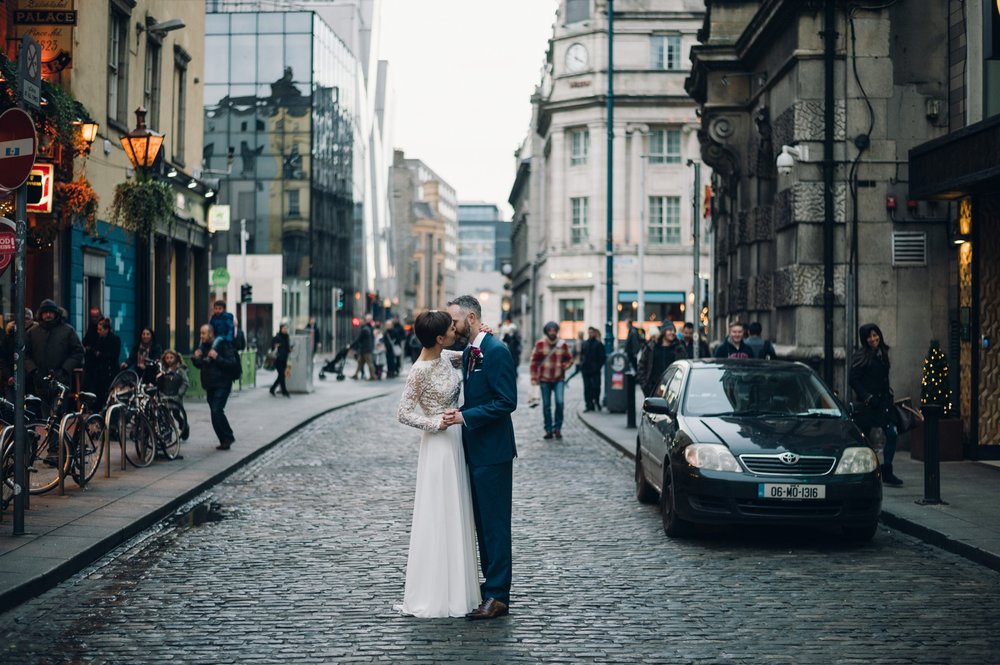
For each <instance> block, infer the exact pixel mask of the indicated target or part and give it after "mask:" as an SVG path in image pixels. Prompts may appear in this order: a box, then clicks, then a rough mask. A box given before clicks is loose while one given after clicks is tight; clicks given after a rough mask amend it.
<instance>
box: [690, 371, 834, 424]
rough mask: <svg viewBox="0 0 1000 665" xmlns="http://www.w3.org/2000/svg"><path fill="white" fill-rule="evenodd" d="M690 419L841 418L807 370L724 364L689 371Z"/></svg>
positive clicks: (824, 390) (828, 395) (832, 403)
mask: <svg viewBox="0 0 1000 665" xmlns="http://www.w3.org/2000/svg"><path fill="white" fill-rule="evenodd" d="M684 413H685V414H686V415H690V416H747V417H753V416H797V417H810V418H840V417H842V415H843V413H842V412H841V410H840V407H838V406H837V400H836V399H834V397H833V395H831V394H830V391H829V390H828V389H827V387H826V385H825V384H824V383H823V382H822V380H820V378H819V377H818V376H817V375H816V374H815V373H814V372H812V371H810V370H808V369H805V368H802V367H797V366H789V367H788V368H783V367H775V366H773V365H769V366H768V367H766V368H764V367H760V368H756V367H749V366H746V365H741V366H736V367H727V366H725V365H718V366H708V367H699V368H697V369H695V370H693V371H692V372H691V378H690V379H689V381H688V385H687V392H686V394H685V397H684Z"/></svg>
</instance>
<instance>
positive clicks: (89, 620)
mask: <svg viewBox="0 0 1000 665" xmlns="http://www.w3.org/2000/svg"><path fill="white" fill-rule="evenodd" d="M395 405H396V401H395V399H394V398H382V399H379V400H377V401H374V402H370V403H367V404H365V405H360V406H355V407H350V408H348V409H345V410H342V411H338V412H335V413H333V414H331V415H329V416H327V417H325V418H322V419H320V420H318V421H316V422H315V423H313V424H312V425H310V426H309V427H307V428H306V429H304V430H302V431H301V432H300V433H299V434H298V435H296V436H294V437H293V438H292V439H291V440H289V441H287V442H285V443H284V444H282V445H281V446H279V447H277V448H275V449H274V450H273V451H271V452H269V453H268V454H266V455H265V456H264V457H263V458H262V459H261V460H260V461H259V462H257V463H255V464H254V465H253V466H251V467H249V468H247V469H244V470H243V471H241V472H240V473H238V474H237V475H235V476H233V477H231V478H230V479H229V480H228V481H227V482H225V483H223V484H222V485H220V486H218V487H216V488H215V490H214V491H213V492H212V494H211V496H210V497H209V496H206V497H204V499H205V501H210V502H211V503H212V505H211V506H210V507H209V506H207V505H206V504H205V503H202V504H201V506H200V508H199V510H197V511H195V512H194V513H191V514H189V515H188V516H186V517H184V518H180V519H177V520H174V521H172V522H170V523H165V524H163V525H160V526H159V527H157V528H154V529H152V530H150V531H149V532H147V533H145V534H144V535H143V536H142V537H140V538H137V539H136V540H135V541H133V542H132V543H130V545H129V546H127V547H123V548H121V549H120V550H118V551H116V552H115V553H113V554H112V555H110V556H108V557H105V558H104V559H102V560H101V561H100V562H98V563H97V564H95V565H94V566H92V567H90V568H89V569H87V570H85V571H83V572H82V573H81V574H79V575H77V576H75V577H74V578H72V579H70V580H69V581H67V582H66V583H64V584H62V585H60V586H59V587H57V588H56V589H53V590H52V591H50V592H48V593H46V594H45V595H43V596H41V597H39V598H36V599H34V600H32V601H29V602H28V603H25V604H23V605H21V606H19V607H17V608H15V609H13V610H11V611H8V612H7V613H5V614H2V615H0V662H7V663H13V662H18V663H109V664H112V663H114V664H119V663H121V664H125V663H129V664H132V663H162V662H166V661H174V662H183V663H240V664H245V663H278V662H293V663H354V662H372V661H387V662H400V663H402V662H405V663H411V662H436V663H438V662H470V663H471V662H477V663H478V662H484V663H534V662H555V663H581V662H599V663H612V662H613V663H697V664H709V663H711V664H715V663H765V664H773V663H779V664H780V663H818V664H819V663H822V664H828V663H831V664H832V663H871V662H879V663H935V664H936V663H975V664H977V665H980V664H983V663H997V662H1000V635H998V633H997V630H996V625H997V621H998V620H1000V575H998V574H997V573H994V572H992V571H990V570H988V569H986V568H982V567H979V566H977V565H975V564H972V563H970V562H968V561H966V560H964V559H960V558H958V557H955V556H952V555H949V554H947V553H944V552H941V551H939V550H937V549H935V548H933V547H930V546H926V545H924V544H922V543H920V542H918V541H915V540H912V539H910V538H908V537H905V536H901V535H898V534H895V533H890V532H889V531H887V530H884V529H882V530H880V531H879V533H878V535H877V536H876V538H875V540H874V541H873V542H872V543H871V544H867V545H863V546H853V545H851V546H849V545H845V544H841V543H840V541H839V538H838V537H837V536H836V535H833V534H827V533H815V532H803V533H796V534H782V533H775V532H768V533H765V534H750V533H746V532H732V531H718V532H714V533H704V534H701V535H700V536H699V537H698V538H696V539H694V540H688V541H670V540H668V539H667V538H666V537H665V536H664V535H663V532H662V530H661V527H660V521H659V518H658V515H657V513H656V511H655V509H654V508H653V507H648V506H641V505H639V504H638V503H636V501H635V499H634V498H633V496H632V478H631V476H632V468H631V463H630V462H629V461H627V460H626V459H625V458H624V457H622V456H621V455H620V454H618V453H616V452H615V451H614V450H613V449H612V448H611V447H610V446H609V445H607V444H606V443H604V442H602V441H600V440H599V439H598V438H597V437H596V436H595V435H593V434H592V433H590V432H589V431H587V430H586V429H585V428H584V427H583V426H582V425H581V424H580V423H579V421H577V420H576V418H575V417H574V416H570V417H569V418H568V422H567V425H566V428H565V429H564V433H565V439H564V440H563V441H561V442H545V441H542V440H541V438H540V436H539V433H540V430H541V427H540V426H539V423H540V420H541V414H540V413H539V412H538V411H537V410H529V409H527V408H522V409H520V410H519V411H518V412H517V414H516V424H517V429H518V434H519V449H520V453H521V456H520V458H519V460H518V461H517V462H516V463H515V468H514V474H515V476H514V478H515V490H514V493H515V508H514V516H515V523H514V534H515V543H514V564H515V569H514V589H513V605H512V614H511V616H509V617H506V618H503V619H499V620H494V621H490V622H476V623H469V622H466V621H464V620H461V619H442V620H418V619H412V618H405V617H401V616H399V615H397V614H395V613H394V612H393V611H392V609H391V607H392V604H393V603H394V602H398V601H400V600H401V598H402V593H403V579H404V566H405V563H406V549H407V538H408V530H409V519H410V510H411V505H412V499H413V487H414V481H415V469H416V452H417V438H418V434H417V433H416V431H415V430H410V429H407V428H404V427H403V426H401V425H399V424H397V423H396V422H395V418H394V413H395ZM569 411H570V413H572V412H573V409H569ZM202 520H207V521H204V522H203V523H200V522H202Z"/></svg>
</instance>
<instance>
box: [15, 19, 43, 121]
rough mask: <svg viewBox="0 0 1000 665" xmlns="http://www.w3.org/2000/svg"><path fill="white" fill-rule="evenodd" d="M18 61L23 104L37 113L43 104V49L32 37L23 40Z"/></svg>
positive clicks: (19, 84)
mask: <svg viewBox="0 0 1000 665" xmlns="http://www.w3.org/2000/svg"><path fill="white" fill-rule="evenodd" d="M17 61H18V87H19V90H18V92H19V94H20V96H21V102H22V103H23V104H24V105H25V106H27V107H29V108H33V109H35V110H36V111H37V110H38V109H40V108H41V102H42V47H41V46H39V44H38V42H36V41H35V40H34V38H33V37H32V36H31V35H27V34H26V35H25V36H24V37H23V38H22V39H21V51H20V52H19V53H18V56H17Z"/></svg>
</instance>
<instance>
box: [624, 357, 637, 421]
mask: <svg viewBox="0 0 1000 665" xmlns="http://www.w3.org/2000/svg"><path fill="white" fill-rule="evenodd" d="M625 413H626V414H627V418H626V420H625V428H626V429H635V371H634V370H632V369H629V370H627V371H626V372H625Z"/></svg>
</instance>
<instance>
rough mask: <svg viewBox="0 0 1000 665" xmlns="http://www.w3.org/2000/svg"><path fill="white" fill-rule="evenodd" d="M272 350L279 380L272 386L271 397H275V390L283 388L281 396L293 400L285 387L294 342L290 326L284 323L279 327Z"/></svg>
mask: <svg viewBox="0 0 1000 665" xmlns="http://www.w3.org/2000/svg"><path fill="white" fill-rule="evenodd" d="M271 350H272V351H274V369H275V371H277V372H278V378H276V379H275V380H274V383H272V384H271V397H274V396H275V392H274V391H275V390H277V389H278V388H281V394H282V395H284V396H285V397H288V398H291V395H289V394H288V386H286V385H285V378H286V377H285V370H287V369H288V356H289V355H291V353H292V341H291V338H290V337H289V336H288V324H287V323H282V324H281V325H280V326H278V332H277V333H275V335H274V339H272V340H271Z"/></svg>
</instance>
